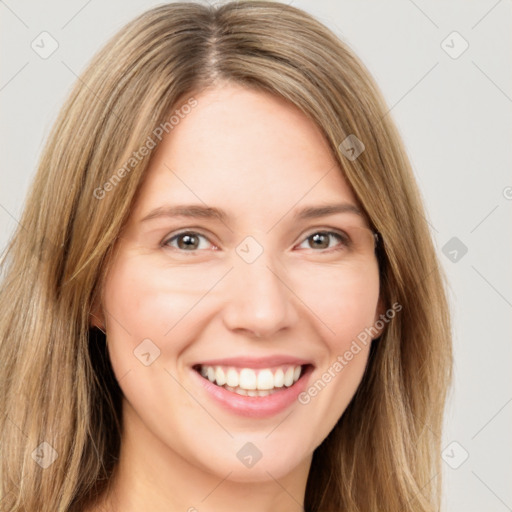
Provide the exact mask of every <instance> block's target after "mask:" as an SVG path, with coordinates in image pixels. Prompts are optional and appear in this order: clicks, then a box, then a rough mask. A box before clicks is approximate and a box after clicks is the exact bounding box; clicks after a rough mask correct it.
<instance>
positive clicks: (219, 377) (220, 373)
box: [215, 366, 226, 386]
mask: <svg viewBox="0 0 512 512" xmlns="http://www.w3.org/2000/svg"><path fill="white" fill-rule="evenodd" d="M215 380H216V381H217V385H218V386H223V385H224V384H226V374H225V373H224V370H223V369H222V368H221V367H220V366H217V367H216V368H215Z"/></svg>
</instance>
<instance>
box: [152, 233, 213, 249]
mask: <svg viewBox="0 0 512 512" xmlns="http://www.w3.org/2000/svg"><path fill="white" fill-rule="evenodd" d="M201 239H203V240H206V241H207V244H208V243H209V242H208V239H207V238H206V237H205V236H204V235H201V234H200V233H197V232H195V231H183V232H181V233H177V234H176V235H173V236H172V237H171V238H168V239H167V240H165V241H164V242H162V245H163V246H165V247H172V248H173V249H178V250H180V251H186V252H192V251H195V250H204V249H207V248H208V247H205V244H201ZM174 242H176V243H177V245H174ZM207 244H206V245H207Z"/></svg>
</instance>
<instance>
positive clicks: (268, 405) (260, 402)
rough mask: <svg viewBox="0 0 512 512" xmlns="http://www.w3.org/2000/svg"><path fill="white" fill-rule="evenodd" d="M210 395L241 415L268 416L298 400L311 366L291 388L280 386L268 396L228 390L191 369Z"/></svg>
mask: <svg viewBox="0 0 512 512" xmlns="http://www.w3.org/2000/svg"><path fill="white" fill-rule="evenodd" d="M191 371H192V373H193V374H194V375H195V377H194V378H196V379H198V381H199V383H200V384H201V385H202V386H203V388H204V389H206V391H207V393H208V394H209V396H210V397H211V398H212V399H213V400H214V401H215V402H217V403H218V404H219V405H221V406H222V407H224V408H225V409H227V410H229V411H230V412H232V413H234V414H237V415H239V416H248V417H251V418H267V417H270V416H274V415H276V414H279V413H280V412H283V411H284V410H286V409H287V408H288V407H290V406H291V405H292V404H293V403H294V402H296V401H297V397H298V396H299V394H300V393H301V392H302V391H303V390H304V389H305V388H306V381H307V377H308V376H309V373H311V367H309V366H308V367H306V368H305V370H304V371H303V374H302V375H301V377H300V379H299V380H298V381H297V382H295V384H293V386H290V387H289V388H279V390H278V391H275V392H274V393H272V394H270V395H267V396H243V395H239V394H237V393H234V392H232V391H228V390H227V389H224V388H223V387H221V386H217V385H216V384H213V383H212V382H210V381H209V380H208V379H205V378H204V377H202V376H201V375H200V374H199V373H198V372H197V371H195V370H193V369H192V370H191Z"/></svg>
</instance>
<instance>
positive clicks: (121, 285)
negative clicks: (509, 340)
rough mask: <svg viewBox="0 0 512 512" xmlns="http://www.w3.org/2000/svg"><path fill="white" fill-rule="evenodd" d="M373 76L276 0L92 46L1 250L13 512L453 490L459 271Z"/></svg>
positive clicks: (223, 505) (351, 503)
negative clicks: (452, 311)
mask: <svg viewBox="0 0 512 512" xmlns="http://www.w3.org/2000/svg"><path fill="white" fill-rule="evenodd" d="M386 112H387V109H386V105H385V103H384V101H383V99H382V96H381V94H380V92H379V90H378V88H377V86H376V85H375V83H374V82H373V80H372V78H371V77H370V75H369V73H368V71H367V70H366V69H365V68H364V66H363V65H362V64H361V63H360V61H359V60H358V59H357V58H356V57H355V56H354V54H353V53H352V52H351V51H350V50H349V49H348V48H347V47H346V45H344V44H343V43H342V42H340V41H339V40H338V39H337V38H336V37H335V35H333V34H332V33H331V32H330V31H329V30H328V29H326V28H325V27H324V26H323V25H321V24H320V23H319V22H318V21H316V20H315V19H313V18H312V17H311V16H310V15H308V14H306V13H305V12H303V11H301V10H299V9H296V8H293V7H290V6H287V5H284V4H280V3H273V2H259V1H244V2H236V3H235V2H232V3H227V4H225V5H223V6H220V7H206V6H203V5H199V4H195V3H175V4H169V5H164V6H160V7H157V8H154V9H151V10H149V11H148V12H146V13H144V14H143V15H142V16H140V17H139V18H137V19H136V20H134V21H133V22H131V23H130V24H128V25H127V26H126V27H125V28H123V29H122V30H121V31H120V32H119V34H117V35H116V36H115V37H114V38H113V39H112V40H111V41H110V42H109V43H108V44H107V45H106V46H105V48H104V49H103V50H102V51H101V52H99V54H98V55H97V56H96V58H95V59H94V60H93V62H92V63H91V64H90V66H89V67H88V68H87V70H86V71H85V72H84V73H83V75H82V76H81V79H80V80H79V81H78V82H77V84H76V86H75V88H74V90H73V91H72V93H71V95H70V98H69V99H68V101H67V103H66V104H65V106H64V108H63V110H62V112H61V114H60V116H59V118H58V120H57V122H56V124H55V127H54V129H53V131H52V133H51V135H50V138H49V141H48V144H47V146H46V149H45V151H44V153H43V156H42V159H41V162H40V166H39V170H38V173H37V176H36V179H35V182H34V184H33V187H32V190H31V194H30V197H29V199H28V202H27V206H26V209H25V211H24V214H23V217H22V219H21V222H20V226H21V227H20V229H19V230H18V231H17V232H16V233H15V236H14V237H13V240H12V242H11V243H10V245H9V248H8V251H7V254H6V258H5V261H4V269H5V270H4V272H5V278H4V283H3V288H2V293H1V296H0V308H1V309H2V312H3V316H2V321H1V331H0V332H1V337H0V359H1V360H2V362H3V369H2V373H1V380H0V397H1V398H0V400H1V408H2V416H1V420H0V421H1V424H0V431H1V432H2V437H1V461H2V462H1V468H2V470H1V475H2V476H1V496H0V498H1V500H2V501H1V502H0V503H2V506H3V509H5V510H16V511H22V510H23V511H25V510H26V511H28V510H30V511H32V510H39V511H44V510H49V511H50V510H51V511H56V510H58V511H83V510H87V511H92V510H108V511H110V510H120V511H124V512H130V511H132V510H133V511H135V510H152V511H159V510H190V511H193V510H199V511H209V510H216V511H217V510H235V509H236V510H240V509H243V510H248V511H251V510H258V511H261V510H279V511H298V510H307V511H341V510H343V511H377V510H378V511H391V510H393V511H397V510H401V511H404V512H405V511H411V512H412V511H415V512H418V511H425V512H426V511H434V510H439V506H440V489H441V480H440V474H439V473H440V440H441V425H442V415H443V408H444V403H445V398H446V393H447V389H448V385H449V382H450V378H451V363H452V354H451V338H450V324H449V315H448V308H447V303H446V298H445V293H444V288H443V286H444V285H443V278H442V275H441V273H440V269H439V268H438V265H437V259H436V254H435V251H434V248H433V244H432V241H431V238H430V235H429V231H428V227H427V225H426V222H425V220H424V217H423V207H422V204H421V201H420V198H419V193H418V190H417V187H416V184H415V182H414V178H413V175H412V172H411V168H410V164H409V162H408V160H407V157H406V154H405V151H404V149H403V147H402V143H401V141H400V139H399V136H398V134H397V131H396V129H395V127H394V125H393V123H392V121H391V119H390V116H389V115H385V114H386Z"/></svg>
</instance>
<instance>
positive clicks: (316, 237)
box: [312, 233, 329, 249]
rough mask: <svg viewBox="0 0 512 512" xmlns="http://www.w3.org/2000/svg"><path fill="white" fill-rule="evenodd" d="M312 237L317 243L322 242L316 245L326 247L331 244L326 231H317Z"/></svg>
mask: <svg viewBox="0 0 512 512" xmlns="http://www.w3.org/2000/svg"><path fill="white" fill-rule="evenodd" d="M312 238H313V241H314V242H315V243H316V242H320V243H319V244H316V245H315V247H321V248H322V249H325V248H327V247H328V246H329V237H328V236H327V235H326V234H325V233H316V234H315V235H313V237H312ZM322 242H323V243H322Z"/></svg>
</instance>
